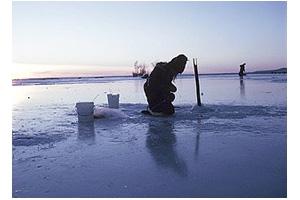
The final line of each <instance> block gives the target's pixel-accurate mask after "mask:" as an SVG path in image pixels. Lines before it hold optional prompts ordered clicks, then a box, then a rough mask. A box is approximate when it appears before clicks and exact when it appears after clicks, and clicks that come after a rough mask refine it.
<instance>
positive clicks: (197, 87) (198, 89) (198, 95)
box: [193, 58, 201, 106]
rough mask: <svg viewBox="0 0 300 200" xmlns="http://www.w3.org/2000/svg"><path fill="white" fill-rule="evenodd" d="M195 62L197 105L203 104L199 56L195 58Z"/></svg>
mask: <svg viewBox="0 0 300 200" xmlns="http://www.w3.org/2000/svg"><path fill="white" fill-rule="evenodd" d="M193 64H194V74H195V81H196V94H197V105H198V106H201V98H200V86H199V75H198V66H197V58H193Z"/></svg>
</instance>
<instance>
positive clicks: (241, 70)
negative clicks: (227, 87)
mask: <svg viewBox="0 0 300 200" xmlns="http://www.w3.org/2000/svg"><path fill="white" fill-rule="evenodd" d="M245 65H246V63H243V64H241V65H240V72H239V76H240V77H243V76H244V75H246V73H245Z"/></svg>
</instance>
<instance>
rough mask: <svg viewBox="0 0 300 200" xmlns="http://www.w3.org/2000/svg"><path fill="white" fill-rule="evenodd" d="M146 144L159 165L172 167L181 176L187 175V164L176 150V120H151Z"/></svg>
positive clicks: (166, 167)
mask: <svg viewBox="0 0 300 200" xmlns="http://www.w3.org/2000/svg"><path fill="white" fill-rule="evenodd" d="M146 146H147V148H148V149H149V152H150V154H151V156H152V158H153V160H154V161H155V163H156V164H157V165H158V166H159V167H163V168H165V169H171V170H172V171H174V172H175V173H176V174H178V175H179V176H187V166H186V163H185V161H184V159H183V158H182V157H180V155H179V154H178V152H177V150H176V135H175V133H174V121H168V120H163V121H158V122H157V121H154V122H153V121H150V122H149V124H148V132H147V138H146Z"/></svg>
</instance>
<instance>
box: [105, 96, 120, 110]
mask: <svg viewBox="0 0 300 200" xmlns="http://www.w3.org/2000/svg"><path fill="white" fill-rule="evenodd" d="M119 98H120V95H119V94H107V101H108V107H109V108H119Z"/></svg>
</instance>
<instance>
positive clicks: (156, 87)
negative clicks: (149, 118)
mask: <svg viewBox="0 0 300 200" xmlns="http://www.w3.org/2000/svg"><path fill="white" fill-rule="evenodd" d="M187 60H188V59H187V57H186V56H185V55H183V54H180V55H178V56H177V57H175V58H173V59H172V60H171V61H170V62H168V63H167V62H159V63H157V64H156V66H155V67H154V69H153V71H152V72H151V74H150V76H149V77H148V78H147V81H146V83H145V84H144V91H145V94H146V97H147V101H148V112H149V113H150V114H152V115H172V114H174V113H175V110H174V106H173V104H172V102H173V101H174V99H175V95H174V93H175V92H176V90H177V88H176V86H175V85H174V84H173V83H172V81H173V80H175V78H176V76H177V75H178V74H179V73H180V74H181V73H182V72H183V71H184V69H185V65H186V62H187Z"/></svg>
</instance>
